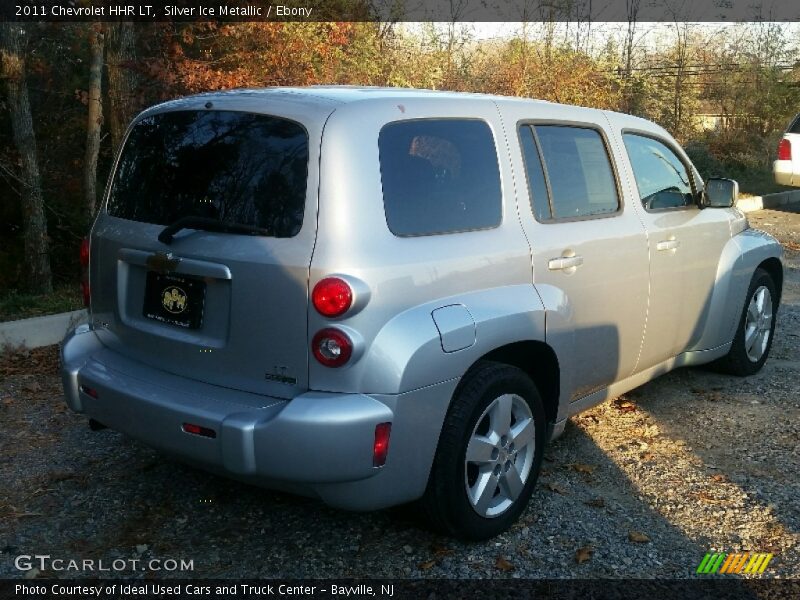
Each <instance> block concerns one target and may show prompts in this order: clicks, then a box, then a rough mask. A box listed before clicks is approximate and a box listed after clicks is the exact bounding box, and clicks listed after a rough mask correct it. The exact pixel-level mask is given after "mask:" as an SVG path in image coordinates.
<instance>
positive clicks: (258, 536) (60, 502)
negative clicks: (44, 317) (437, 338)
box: [0, 211, 800, 578]
mask: <svg viewBox="0 0 800 600" xmlns="http://www.w3.org/2000/svg"><path fill="white" fill-rule="evenodd" d="M750 219H751V222H752V223H753V224H754V226H757V227H760V228H763V229H765V230H767V231H769V232H771V233H773V234H774V235H776V236H777V237H779V239H780V240H781V241H782V243H784V246H785V248H786V250H787V260H786V269H787V271H786V283H785V286H784V295H783V303H782V306H781V309H780V312H779V321H778V323H779V324H778V329H777V331H776V338H775V346H774V347H773V351H772V356H771V358H770V360H769V361H768V362H767V365H766V367H765V368H764V370H763V371H762V372H761V373H760V374H758V375H757V376H754V377H751V378H749V379H736V378H730V377H726V376H722V375H717V374H714V373H710V372H708V371H704V370H700V369H684V370H679V371H677V372H673V373H670V374H668V375H667V376H664V377H662V378H660V379H658V380H656V381H654V382H652V383H650V384H648V385H646V386H643V387H641V388H639V389H637V390H635V391H633V392H632V393H630V394H628V395H626V396H625V397H622V398H618V399H615V400H612V401H609V402H606V403H604V404H602V405H600V406H598V407H596V408H595V409H593V410H591V411H589V412H587V413H584V414H582V415H580V416H579V417H577V418H574V419H573V420H572V422H571V423H570V424H569V426H568V427H567V430H566V432H565V434H564V435H563V436H562V437H561V438H560V439H559V440H557V441H556V442H555V443H554V444H552V446H551V447H550V448H549V449H548V451H547V455H546V460H545V463H544V469H543V472H542V477H541V479H540V482H539V485H538V487H537V489H536V491H535V493H534V496H533V499H532V501H531V504H530V507H529V508H528V510H527V511H526V513H525V514H524V515H523V518H522V520H521V521H520V523H518V524H517V525H516V526H515V527H514V528H513V529H512V530H511V531H510V532H508V533H507V534H505V535H503V536H501V537H499V538H497V539H495V540H492V541H490V542H486V543H481V544H464V543H460V542H454V541H452V540H450V539H446V538H442V537H439V536H436V535H434V534H431V533H429V532H427V531H425V530H424V529H421V528H420V527H418V525H417V524H416V522H415V520H414V515H413V511H411V510H409V509H407V508H405V509H404V508H400V509H394V510H389V511H384V512H380V513H374V514H352V513H345V512H341V511H336V510H332V509H329V508H326V507H325V506H323V505H321V504H319V503H317V502H315V501H312V500H308V499H303V498H297V497H293V496H289V495H284V494H278V493H274V492H269V491H264V490H260V489H256V488H253V487H248V486H245V485H242V484H239V483H235V482H231V481H227V480H225V479H221V478H218V477H214V476H211V475H207V474H205V473H203V472H201V471H197V470H194V469H192V468H188V467H185V466H182V465H179V464H176V463H174V462H171V461H169V460H166V459H163V458H161V457H160V456H159V455H157V454H156V453H155V452H153V451H151V450H150V449H148V448H146V447H144V446H142V445H141V444H139V443H137V442H135V441H132V440H129V439H126V438H125V437H123V436H121V435H119V434H117V433H114V432H110V431H102V432H96V433H95V432H90V431H89V429H88V427H87V426H86V421H85V419H84V418H82V417H79V416H76V415H73V414H71V413H70V412H68V411H67V410H66V408H65V406H64V403H63V399H62V397H61V391H60V383H59V380H58V377H57V374H56V369H57V364H56V362H57V361H56V351H55V349H54V348H49V349H43V350H39V351H35V352H32V353H30V354H29V355H27V356H23V355H16V356H12V357H8V356H6V357H5V358H4V359H2V360H0V482H2V486H0V577H19V576H20V572H19V571H17V570H16V569H15V567H14V557H16V556H17V555H20V554H31V555H32V554H50V555H51V556H53V557H61V558H66V559H70V558H78V559H84V558H86V559H95V560H97V559H103V560H104V561H107V562H110V561H112V560H114V559H116V558H124V559H130V558H144V559H149V558H160V559H167V558H173V559H178V560H180V559H185V560H193V561H194V571H193V573H192V574H193V575H196V576H201V577H206V576H207V577H211V576H218V577H244V576H246V577H347V576H353V577H362V576H363V577H581V578H588V577H642V578H649V577H668V578H683V577H690V576H692V575H693V573H694V570H695V568H696V567H697V565H698V563H699V562H700V560H701V559H702V557H703V555H704V554H705V553H706V552H708V551H711V550H716V551H722V552H734V551H755V552H770V553H773V554H774V558H773V559H772V561H771V562H770V564H769V567H768V569H767V574H768V575H769V576H773V577H775V576H780V577H784V578H785V577H800V549H799V548H800V544H799V543H798V542H800V537H799V536H798V531H800V476H799V475H798V474H800V453H798V451H797V448H798V445H800V395H798V389H800V385H798V380H799V379H800V353H798V350H799V349H800V253H798V251H799V250H800V214H797V213H792V212H778V211H760V212H758V213H752V214H751V215H750ZM172 574H173V575H176V576H178V575H183V576H186V575H188V573H172ZM45 575H49V576H59V575H70V576H75V575H76V574H75V573H56V572H47V571H45V572H44V573H41V574H40V576H45ZM86 575H89V576H91V575H92V573H86ZM94 575H96V573H95V574H94ZM120 575H124V576H141V575H142V573H131V572H121V573H120ZM150 575H153V574H152V573H151V574H150ZM156 575H157V576H158V577H161V576H165V575H170V573H165V572H163V571H162V572H159V573H157V574H156Z"/></svg>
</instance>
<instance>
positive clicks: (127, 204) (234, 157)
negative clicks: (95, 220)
mask: <svg viewBox="0 0 800 600" xmlns="http://www.w3.org/2000/svg"><path fill="white" fill-rule="evenodd" d="M307 174H308V135H307V133H306V131H305V129H304V128H303V127H302V126H301V125H299V124H298V123H295V122H294V121H289V120H287V119H282V118H278V117H272V116H267V115H259V114H252V113H245V112H233V111H176V112H167V113H161V114H156V115H152V116H149V117H146V118H144V119H142V120H141V121H139V122H138V123H136V125H135V126H134V127H133V129H132V130H131V133H130V135H129V136H128V139H127V141H126V143H125V147H124V149H123V151H122V155H121V156H120V160H119V165H118V167H117V171H116V174H115V177H114V182H113V185H112V187H111V193H110V196H109V199H108V213H109V214H110V215H112V216H115V217H120V218H123V219H130V220H134V221H142V222H146V223H154V224H157V225H169V224H171V223H175V222H176V221H177V220H178V219H181V218H183V217H192V216H197V217H204V218H208V219H218V220H220V221H223V222H226V223H237V224H240V225H250V226H253V227H258V228H260V229H263V230H264V232H265V234H267V235H272V236H275V237H292V236H294V235H296V234H297V233H298V232H299V231H300V227H301V226H302V224H303V211H304V208H305V196H306V179H307Z"/></svg>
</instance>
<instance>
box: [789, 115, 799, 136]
mask: <svg viewBox="0 0 800 600" xmlns="http://www.w3.org/2000/svg"><path fill="white" fill-rule="evenodd" d="M786 133H800V115H797V116H796V117H795V118H794V121H793V122H792V124H791V125H789V130H788V131H787V132H786Z"/></svg>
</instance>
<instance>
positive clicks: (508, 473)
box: [422, 361, 545, 540]
mask: <svg viewBox="0 0 800 600" xmlns="http://www.w3.org/2000/svg"><path fill="white" fill-rule="evenodd" d="M544 436H545V423H544V409H543V406H542V401H541V398H540V397H539V393H538V391H537V389H536V386H535V385H534V383H533V381H531V379H530V377H528V376H527V375H526V374H525V373H524V372H523V371H521V370H520V369H517V368H516V367H512V366H509V365H505V364H500V363H493V362H488V361H485V362H481V363H479V364H478V365H477V366H476V367H475V368H473V369H472V370H471V371H470V372H469V373H468V374H467V375H465V377H464V379H463V380H462V381H461V383H460V384H459V386H458V388H457V389H456V392H455V394H454V397H453V401H452V404H451V406H450V410H449V411H448V414H447V417H446V419H445V423H444V426H443V428H442V434H441V436H440V438H439V446H438V449H437V452H436V457H435V458H434V464H433V467H432V470H431V475H430V479H429V482H428V488H427V490H426V492H425V496H424V497H423V499H422V504H423V507H424V509H425V512H426V514H427V515H428V517H429V520H430V521H431V522H432V524H433V525H434V526H435V527H436V528H437V529H440V530H443V531H445V532H447V533H450V534H452V535H455V536H458V537H461V538H465V539H471V540H482V539H487V538H490V537H493V536H495V535H498V534H500V533H502V532H503V531H505V530H506V529H508V528H509V527H510V526H511V525H512V524H513V523H514V522H515V521H516V520H517V519H518V518H519V516H520V514H521V513H522V511H523V510H524V509H525V506H526V505H527V503H528V499H529V498H530V496H531V493H532V491H533V486H534V484H535V482H536V478H537V476H538V474H539V467H540V466H541V461H542V452H543V449H544V441H545V440H544Z"/></svg>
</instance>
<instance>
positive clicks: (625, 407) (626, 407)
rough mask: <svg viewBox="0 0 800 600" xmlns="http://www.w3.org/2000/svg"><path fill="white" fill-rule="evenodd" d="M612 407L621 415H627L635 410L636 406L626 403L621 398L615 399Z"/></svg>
mask: <svg viewBox="0 0 800 600" xmlns="http://www.w3.org/2000/svg"><path fill="white" fill-rule="evenodd" d="M614 407H615V408H616V409H617V410H619V411H620V412H622V413H629V412H633V411H635V410H636V405H635V404H634V403H633V402H628V401H627V400H623V399H622V398H617V399H616V400H615V401H614Z"/></svg>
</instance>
